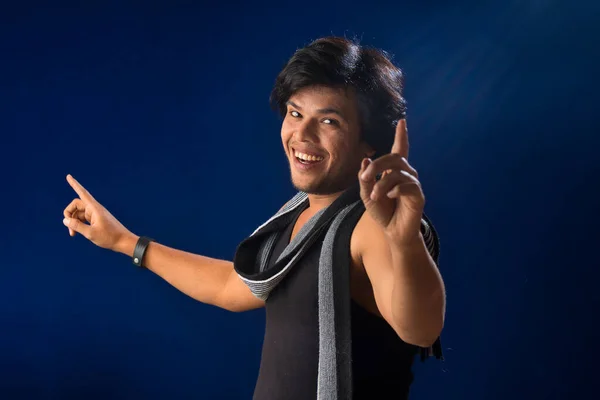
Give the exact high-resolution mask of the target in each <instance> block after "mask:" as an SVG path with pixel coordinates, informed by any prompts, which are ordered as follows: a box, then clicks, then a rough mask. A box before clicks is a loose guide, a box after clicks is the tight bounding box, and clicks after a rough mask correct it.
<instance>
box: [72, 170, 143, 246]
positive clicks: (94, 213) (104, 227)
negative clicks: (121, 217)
mask: <svg viewBox="0 0 600 400" xmlns="http://www.w3.org/2000/svg"><path fill="white" fill-rule="evenodd" d="M67 182H68V183H69V185H71V187H72V188H73V190H74V191H75V193H77V195H78V196H79V197H78V198H75V199H74V200H73V201H72V202H71V203H70V204H69V205H68V206H67V207H66V208H65V210H64V211H63V215H64V219H63V224H64V225H65V226H66V227H68V228H69V234H70V235H71V236H75V234H76V233H79V234H80V235H82V236H83V237H85V238H86V239H88V240H89V241H90V242H92V243H94V244H95V245H96V246H99V247H102V248H104V249H110V250H114V251H116V250H117V249H118V247H119V244H120V243H121V242H122V241H123V240H124V239H125V238H127V237H131V236H133V234H132V233H131V232H130V231H129V230H128V229H127V228H125V227H124V226H123V224H121V223H120V222H119V221H118V220H117V219H116V218H115V217H114V216H113V215H112V214H111V213H110V212H108V210H107V209H106V208H104V207H103V206H102V205H101V204H100V203H98V201H96V199H94V197H93V196H92V195H91V194H90V193H89V192H88V191H87V190H86V189H85V188H84V187H83V186H81V184H80V183H79V182H77V180H75V178H73V177H72V176H71V175H67Z"/></svg>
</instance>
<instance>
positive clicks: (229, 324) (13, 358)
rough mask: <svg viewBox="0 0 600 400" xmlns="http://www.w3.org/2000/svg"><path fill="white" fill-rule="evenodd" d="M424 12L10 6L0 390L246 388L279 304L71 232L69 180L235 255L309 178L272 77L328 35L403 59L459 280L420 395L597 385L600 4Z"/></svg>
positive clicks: (416, 143) (162, 233) (106, 201)
mask: <svg viewBox="0 0 600 400" xmlns="http://www.w3.org/2000/svg"><path fill="white" fill-rule="evenodd" d="M215 3H216V2H215ZM406 3H407V4H399V3H398V2H394V6H390V5H385V6H384V5H382V6H380V7H376V6H375V3H373V2H365V3H357V4H352V3H351V2H328V4H327V5H317V4H316V3H302V2H295V3H291V2H290V3H289V4H284V3H283V2H278V3H276V4H266V3H265V5H264V7H263V6H262V5H259V4H257V3H252V5H249V4H246V3H241V2H240V3H239V4H233V3H227V4H221V3H219V5H215V4H213V5H202V6H200V5H198V4H196V5H193V6H192V5H191V2H187V3H184V2H172V1H171V2H166V1H165V2H146V3H144V5H143V6H138V7H133V6H112V5H111V6H109V5H103V6H93V5H89V4H88V5H85V6H81V7H77V8H74V7H66V6H65V7H59V6H53V7H50V6H40V5H31V4H25V5H22V6H20V8H19V9H16V8H10V9H9V8H5V9H4V10H2V12H0V114H1V115H0V116H1V118H0V134H1V139H2V140H1V142H0V153H1V155H2V157H1V159H0V167H1V170H2V186H1V189H0V190H2V196H1V200H0V201H1V202H2V209H3V211H4V212H3V218H2V230H1V231H0V232H1V233H0V235H1V237H0V238H1V240H0V250H1V253H0V256H1V258H0V263H1V268H0V277H1V280H0V282H1V283H0V319H1V321H2V327H1V331H0V346H1V347H0V351H1V357H0V372H1V373H0V396H1V397H2V398H39V399H67V398H69V399H70V398H74V399H83V398H87V399H92V398H94V399H95V398H98V399H107V398H115V399H125V398H127V399H131V398H144V399H167V398H169V399H184V398H203V399H225V398H229V399H248V398H250V397H251V393H252V390H253V386H254V381H255V378H256V375H257V371H258V365H259V357H260V346H261V340H262V333H263V321H264V315H263V310H259V311H253V312H249V313H243V314H232V313H228V312H226V311H222V310H220V309H216V308H214V307H211V306H207V305H203V304H201V303H198V302H196V301H194V300H192V299H191V298H188V297H186V296H185V295H183V294H181V293H180V292H178V291H177V290H175V289H173V288H172V287H171V286H169V284H167V283H166V282H164V281H162V280H161V279H160V278H158V277H157V276H155V275H153V274H152V273H150V272H149V271H145V270H139V269H136V268H135V267H134V266H133V265H132V264H131V262H130V260H129V259H128V258H127V257H125V256H123V255H121V254H116V253H111V252H108V251H106V250H102V249H100V248H97V247H95V246H94V245H93V244H91V243H89V242H88V241H87V240H85V239H83V238H82V237H79V236H78V237H75V238H71V237H69V235H68V233H67V229H66V228H65V227H64V226H63V225H62V222H61V221H62V218H63V217H62V211H63V209H64V207H65V206H66V205H67V204H68V203H69V202H70V201H71V200H72V199H73V198H74V192H73V191H72V189H71V188H70V187H69V185H68V184H67V182H66V180H65V176H66V175H67V174H68V173H71V174H72V175H73V176H75V178H77V179H78V180H79V181H80V182H81V183H82V184H83V185H84V186H86V187H87V189H88V190H89V191H90V192H91V193H92V194H93V195H94V196H95V197H96V198H97V199H98V200H99V201H100V202H101V203H102V204H103V205H104V206H106V207H107V208H108V209H109V210H110V211H111V212H112V213H113V214H114V215H115V216H116V217H117V218H119V219H120V220H121V221H122V222H123V223H124V224H125V225H126V226H127V227H128V228H129V229H131V230H132V231H133V232H135V233H137V234H144V235H150V236H152V237H154V238H156V239H157V240H158V241H160V242H161V243H163V244H166V245H169V246H173V247H176V248H179V249H183V250H187V251H192V252H196V253H200V254H204V255H208V256H212V257H220V258H228V259H231V257H232V256H233V252H234V250H235V247H236V245H237V243H238V242H239V241H240V240H242V239H243V238H244V237H246V236H247V235H249V234H250V233H251V232H252V231H253V230H254V229H255V228H256V227H257V226H258V225H259V224H260V223H261V222H262V221H263V220H264V219H265V218H267V217H269V216H270V215H271V214H272V213H273V212H274V211H275V210H276V209H278V208H279V207H280V206H281V205H282V204H283V202H284V201H286V200H287V198H289V197H290V196H291V195H292V194H293V193H294V190H293V188H292V187H291V185H290V183H289V173H288V167H287V165H286V161H285V158H284V157H283V153H282V151H281V143H280V137H279V124H280V121H279V119H278V117H277V116H276V115H275V114H274V113H273V112H272V111H271V110H270V109H269V106H268V95H269V91H270V89H271V86H272V84H273V81H274V78H275V76H276V74H277V73H278V71H279V70H280V68H281V67H282V66H283V64H284V62H285V61H286V60H287V59H288V57H290V56H291V55H292V54H293V52H294V50H295V49H296V48H298V47H301V46H303V45H305V44H307V43H309V42H310V41H311V40H313V39H316V38H318V37H320V36H324V35H329V34H335V35H346V36H350V37H352V36H355V35H356V36H358V37H360V38H362V43H363V44H367V45H373V46H376V47H380V48H384V49H386V50H388V51H389V52H390V53H392V54H394V56H395V58H394V60H395V62H396V63H397V64H398V65H399V66H400V67H402V68H403V69H404V71H405V73H406V97H407V99H408V102H409V119H408V121H409V128H410V140H411V162H412V164H413V165H415V167H416V168H417V169H418V170H419V173H420V177H421V181H422V183H423V186H424V190H425V194H426V196H427V206H426V211H427V213H428V215H429V216H430V217H431V218H432V219H433V221H434V223H435V225H436V227H437V229H438V231H439V233H440V235H441V241H442V242H441V244H442V255H441V269H442V271H443V275H444V278H445V282H446V286H447V294H448V310H447V322H446V327H445V330H444V334H443V344H444V351H445V355H446V360H445V361H444V362H439V361H436V360H429V361H428V362H426V363H423V364H421V363H417V364H416V365H415V372H416V381H415V384H414V386H413V395H412V398H413V399H433V398H444V399H506V398H511V399H514V400H516V399H565V398H575V397H574V396H575V395H582V394H584V393H586V392H587V391H588V390H589V389H590V388H592V387H595V386H596V381H595V376H594V375H595V373H596V372H598V367H597V361H596V358H595V357H596V356H595V354H594V353H595V352H596V348H597V346H598V344H597V343H596V342H595V340H596V339H597V338H598V334H597V330H596V328H595V318H596V316H597V306H598V305H599V303H600V301H599V295H598V288H597V278H598V274H597V272H596V271H595V268H596V267H598V260H597V244H596V242H597V239H598V236H599V235H598V234H595V232H594V228H593V224H594V223H597V221H598V218H597V216H596V215H595V214H596V213H597V211H596V209H595V208H596V206H597V205H598V203H599V202H598V199H597V196H596V194H597V193H596V192H597V189H598V186H599V181H600V180H599V179H598V172H600V171H599V168H598V165H597V164H598V161H599V159H600V156H599V155H598V150H597V149H598V144H599V139H598V123H597V118H598V113H599V111H598V104H597V101H596V97H597V81H598V79H597V77H596V74H597V67H596V70H594V68H593V65H595V64H594V63H595V61H594V60H593V58H595V57H597V56H598V54H597V53H598V40H599V36H600V35H599V33H600V29H599V28H598V27H597V26H598V24H597V21H598V20H599V17H600V13H599V11H600V7H599V6H598V3H597V2H592V1H580V2H571V5H570V6H569V5H567V4H564V3H561V2H558V1H554V0H545V1H543V0H537V1H513V0H511V1H497V2H495V4H492V3H487V4H486V5H484V4H482V3H483V2H463V3H456V5H454V6H449V5H447V4H446V2H431V1H430V2H423V3H421V4H420V5H418V6H416V5H411V4H408V3H409V2H406ZM410 3H413V2H410ZM21 4H23V3H21ZM13 7H14V6H13ZM594 234H595V236H594Z"/></svg>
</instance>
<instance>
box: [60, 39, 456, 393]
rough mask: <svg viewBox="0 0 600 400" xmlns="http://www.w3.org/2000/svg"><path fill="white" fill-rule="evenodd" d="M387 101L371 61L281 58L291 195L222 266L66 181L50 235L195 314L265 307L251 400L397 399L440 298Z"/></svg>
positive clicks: (383, 74)
mask: <svg viewBox="0 0 600 400" xmlns="http://www.w3.org/2000/svg"><path fill="white" fill-rule="evenodd" d="M401 91H402V74H401V71H400V70H399V69H398V68H396V67H395V66H394V65H393V64H392V63H391V62H390V60H389V59H388V58H387V57H386V55H385V53H383V52H381V51H378V50H375V49H370V48H364V47H361V46H359V45H358V44H355V43H353V42H351V41H348V40H346V39H343V38H335V37H329V38H323V39H319V40H316V41H315V42H313V43H311V44H310V45H308V46H307V47H305V48H303V49H300V50H298V51H297V52H296V53H295V54H294V56H293V57H292V58H291V59H290V60H289V62H288V64H287V65H286V66H285V67H284V69H283V70H282V71H281V73H280V74H279V76H278V77H277V80H276V83H275V87H274V89H273V92H272V95H271V104H272V106H273V107H274V108H275V109H277V110H278V111H279V112H280V114H281V115H282V117H283V123H282V128H281V139H282V144H283V150H284V151H285V154H286V155H287V158H288V161H289V167H290V173H291V180H292V183H293V185H294V187H295V188H297V189H298V191H299V193H298V195H297V196H295V197H294V198H293V199H291V200H290V201H289V202H288V203H287V204H286V205H284V207H283V208H282V209H281V210H279V211H278V212H277V213H276V214H275V215H274V216H273V217H272V218H271V219H269V220H268V221H267V222H265V223H264V224H263V225H261V226H260V227H259V228H258V229H257V230H256V231H255V232H254V233H253V235H251V236H250V237H249V238H248V239H246V240H244V241H243V242H242V243H241V244H240V246H239V247H238V249H237V252H236V256H235V258H234V260H233V262H231V261H224V260H217V259H213V258H209V257H204V256H200V255H195V254H190V253H187V252H183V251H180V250H176V249H172V248H169V247H166V246H164V245H161V244H159V243H156V242H154V241H152V240H151V239H148V238H146V237H143V236H142V237H140V236H137V235H135V234H133V233H131V232H130V231H129V230H128V229H126V228H125V227H124V226H123V225H122V224H121V223H119V221H118V220H116V219H115V218H114V217H113V216H112V215H111V214H110V213H109V212H108V211H107V210H106V209H105V208H104V207H102V205H101V204H99V203H98V202H97V201H96V200H95V199H94V198H93V197H92V196H91V194H90V193H89V192H87V191H86V190H85V189H84V188H83V187H82V186H81V185H80V184H79V183H78V182H77V181H76V180H75V179H74V178H73V177H71V176H70V175H68V176H67V180H68V182H69V184H70V185H71V186H72V187H73V189H74V190H75V191H76V193H77V194H78V195H79V198H76V199H75V200H73V202H71V204H69V205H68V206H67V207H66V209H65V210H64V216H65V220H64V224H65V225H66V226H67V227H68V228H69V232H70V234H71V236H74V235H75V233H76V232H77V233H80V234H82V235H83V236H84V237H86V238H87V239H89V240H90V241H92V242H93V243H95V244H96V245H98V246H100V247H103V248H108V249H111V250H114V251H118V252H121V253H124V254H126V255H129V256H132V257H133V259H134V263H136V264H138V265H142V264H143V266H145V267H146V268H148V269H150V270H151V271H153V272H154V273H156V274H158V275H159V276H161V277H162V278H164V279H165V280H167V281H168V282H169V283H171V284H172V285H173V286H175V287H176V288H177V289H179V290H181V291H182V292H184V293H186V294H188V295H189V296H191V297H193V298H195V299H197V300H199V301H201V302H203V303H207V304H212V305H215V306H218V307H222V308H225V309H227V310H231V311H244V310H250V309H255V308H258V307H266V318H267V320H266V331H265V339H264V345H263V353H262V359H261V365H260V370H259V376H258V381H257V384H256V388H255V393H254V398H255V399H261V400H262V399H265V400H266V399H269V400H272V399H309V398H319V399H350V398H353V399H366V398H369V399H371V398H381V396H383V395H384V394H385V396H386V398H398V399H402V398H407V397H408V392H409V386H410V384H411V382H412V379H413V378H412V372H411V365H412V362H413V359H414V356H415V354H417V353H418V351H419V350H421V351H422V353H423V354H424V355H425V354H427V353H428V352H429V351H430V350H431V349H433V350H434V353H435V355H436V356H438V357H440V356H441V350H440V347H439V341H438V340H437V339H438V337H439V335H440V332H441V330H442V326H443V324H444V314H445V289H444V284H443V280H442V278H441V275H440V273H439V271H438V269H437V266H436V262H437V255H438V249H437V244H438V242H437V235H436V233H435V230H434V229H433V226H432V225H431V223H430V222H429V220H428V219H427V218H426V216H425V215H424V213H423V207H424V196H423V192H422V190H421V185H420V183H419V180H418V175H417V172H416V171H415V169H414V168H413V167H412V166H411V165H410V164H409V162H408V161H407V158H408V137H407V128H406V120H405V101H404V99H403V97H402V93H401ZM86 222H89V225H88V224H86Z"/></svg>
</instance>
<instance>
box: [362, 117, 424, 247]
mask: <svg viewBox="0 0 600 400" xmlns="http://www.w3.org/2000/svg"><path fill="white" fill-rule="evenodd" d="M407 159H408V132H407V129H406V120H405V119H401V120H400V121H398V126H397V127H396V136H395V139H394V144H393V146H392V150H391V152H390V154H386V155H384V156H382V157H380V158H378V159H377V160H375V161H371V160H369V159H364V160H363V162H362V165H361V169H360V172H359V180H360V187H361V198H362V200H363V203H364V204H365V208H366V210H367V212H368V213H370V215H371V217H372V218H373V220H375V221H377V222H378V223H379V224H380V225H381V227H382V228H383V230H384V232H385V234H386V235H387V236H388V238H389V239H390V240H391V242H392V243H394V244H396V245H398V246H405V245H411V244H412V243H414V241H415V240H417V239H418V238H419V235H420V228H421V218H422V216H423V208H424V206H425V197H424V195H423V191H422V190H421V184H420V182H419V180H418V175H417V171H416V170H415V169H414V168H413V167H411V166H410V164H409V163H408V160H407ZM379 174H381V176H382V177H381V179H380V180H379V181H377V180H376V177H377V175H379Z"/></svg>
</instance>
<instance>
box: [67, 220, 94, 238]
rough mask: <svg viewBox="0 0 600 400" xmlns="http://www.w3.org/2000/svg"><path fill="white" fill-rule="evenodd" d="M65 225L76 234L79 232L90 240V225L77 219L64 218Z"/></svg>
mask: <svg viewBox="0 0 600 400" xmlns="http://www.w3.org/2000/svg"><path fill="white" fill-rule="evenodd" d="M63 224H64V225H65V226H66V227H67V228H69V229H71V230H74V231H75V232H77V233H79V234H81V235H83V236H84V237H86V238H88V239H89V237H90V230H91V227H90V226H89V225H86V224H84V223H82V222H81V221H80V220H78V219H77V218H64V219H63Z"/></svg>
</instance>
